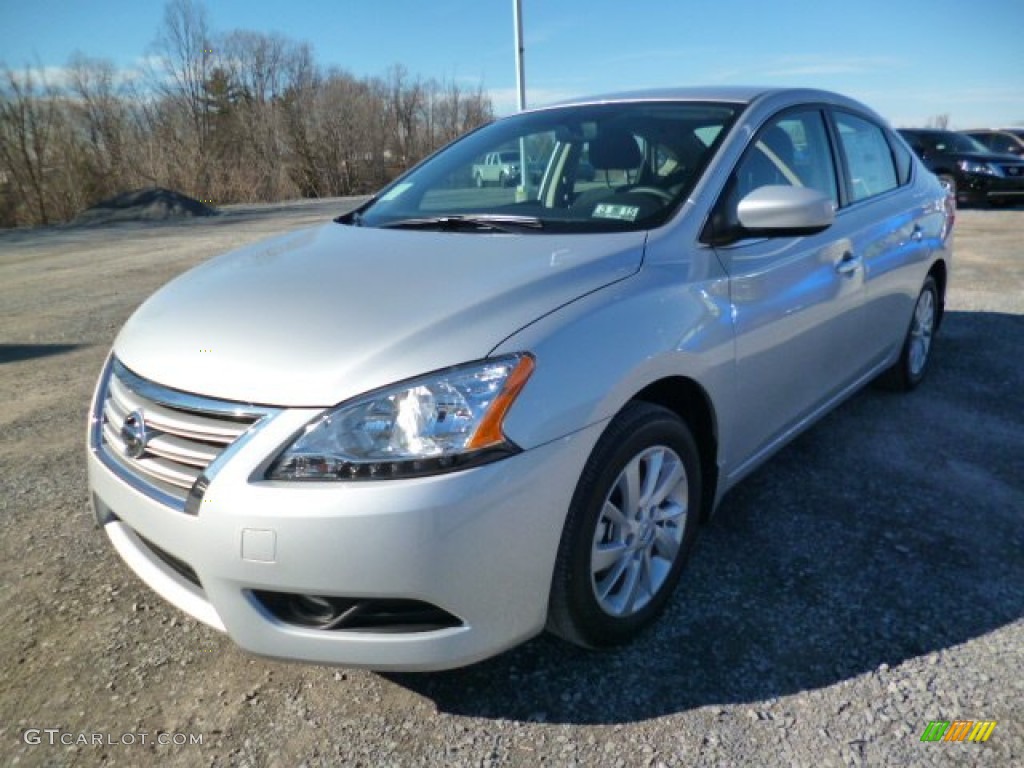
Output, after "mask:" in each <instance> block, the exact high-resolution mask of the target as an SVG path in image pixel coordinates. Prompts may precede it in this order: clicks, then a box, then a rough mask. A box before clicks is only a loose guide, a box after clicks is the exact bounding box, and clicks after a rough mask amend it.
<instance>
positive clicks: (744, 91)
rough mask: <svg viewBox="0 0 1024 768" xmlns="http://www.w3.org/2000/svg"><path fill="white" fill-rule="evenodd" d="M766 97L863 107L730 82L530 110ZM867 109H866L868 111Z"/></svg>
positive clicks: (823, 95) (837, 98)
mask: <svg viewBox="0 0 1024 768" xmlns="http://www.w3.org/2000/svg"><path fill="white" fill-rule="evenodd" d="M766 97H779V98H789V99H792V101H793V102H795V103H798V102H826V103H830V104H845V105H848V106H852V107H856V108H859V109H862V110H866V109H867V107H865V106H864V105H863V104H860V103H859V102H857V101H854V100H853V99H850V98H847V97H846V96H842V95H841V94H838V93H834V92H832V91H823V90H818V89H814V88H778V87H771V86H753V85H732V86H699V87H698V86H694V87H681V88H653V89H644V90H634V91H620V92H615V93H605V94H597V95H592V96H584V97H579V98H571V99H565V100H562V101H558V102H555V103H552V104H546V105H544V106H540V107H537V108H536V109H530V110H528V111H539V110H544V109H554V108H556V107H568V106H580V105H588V104H608V103H628V102H637V101H717V102H731V103H734V104H751V103H753V102H754V101H757V100H759V99H762V98H766ZM868 111H870V110H868Z"/></svg>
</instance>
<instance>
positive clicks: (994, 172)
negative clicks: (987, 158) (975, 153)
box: [957, 160, 1003, 176]
mask: <svg viewBox="0 0 1024 768" xmlns="http://www.w3.org/2000/svg"><path fill="white" fill-rule="evenodd" d="M957 165H959V166H960V170H961V171H963V172H964V173H980V174H981V175H983V176H1002V175H1003V172H1002V171H1001V170H1000V169H999V166H997V165H993V164H992V163H982V162H979V161H978V160H961V161H960V162H958V163H957Z"/></svg>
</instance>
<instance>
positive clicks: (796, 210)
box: [736, 185, 836, 237]
mask: <svg viewBox="0 0 1024 768" xmlns="http://www.w3.org/2000/svg"><path fill="white" fill-rule="evenodd" d="M736 218H737V219H738V220H739V223H740V226H741V227H742V228H743V235H744V236H746V237H780V236H784V235H785V236H791V237H792V236H798V235H813V234H815V233H817V232H821V231H823V230H825V229H828V228H829V227H830V226H832V222H833V221H835V219H836V205H835V203H834V202H832V198H830V197H828V196H827V195H825V194H824V193H822V192H819V191H818V190H816V189H809V188H808V187H787V186H781V185H779V186H776V185H769V186H765V187H758V188H757V189H755V190H754V191H753V192H751V193H750V194H748V195H747V196H746V197H744V198H743V199H742V200H740V202H739V205H738V206H737V207H736Z"/></svg>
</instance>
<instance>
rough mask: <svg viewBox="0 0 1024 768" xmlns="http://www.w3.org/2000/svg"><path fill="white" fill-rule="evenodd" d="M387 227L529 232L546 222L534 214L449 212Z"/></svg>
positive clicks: (394, 223)
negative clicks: (444, 214)
mask: <svg viewBox="0 0 1024 768" xmlns="http://www.w3.org/2000/svg"><path fill="white" fill-rule="evenodd" d="M382 226H383V227H384V228H386V229H440V230H449V231H478V232H485V231H496V232H528V231H530V230H536V229H543V228H544V223H543V222H542V221H541V220H540V219H538V218H536V217H534V216H513V215H508V214H489V213H488V214H484V213H471V214H462V213H458V214H448V215H446V216H424V217H422V218H416V219H399V220H398V221H392V222H389V223H387V224H383V225H382Z"/></svg>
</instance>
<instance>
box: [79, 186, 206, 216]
mask: <svg viewBox="0 0 1024 768" xmlns="http://www.w3.org/2000/svg"><path fill="white" fill-rule="evenodd" d="M216 215H217V211H216V210H215V209H213V208H211V207H210V206H208V205H205V204H203V203H201V202H199V201H198V200H196V199H194V198H191V197H189V196H188V195H183V194H181V193H180V192H175V191H174V190H171V189H164V188H163V187H148V188H146V189H136V190H134V191H132V192H125V193H123V194H120V195H117V196H116V197H111V198H109V199H107V200H103V201H102V202H99V203H96V205H94V206H92V207H91V208H87V209H86V210H84V211H82V212H81V213H80V214H78V216H77V217H75V220H74V221H73V222H72V224H78V225H89V224H109V223H112V222H120V221H166V220H168V219H183V218H189V217H192V216H216Z"/></svg>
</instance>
